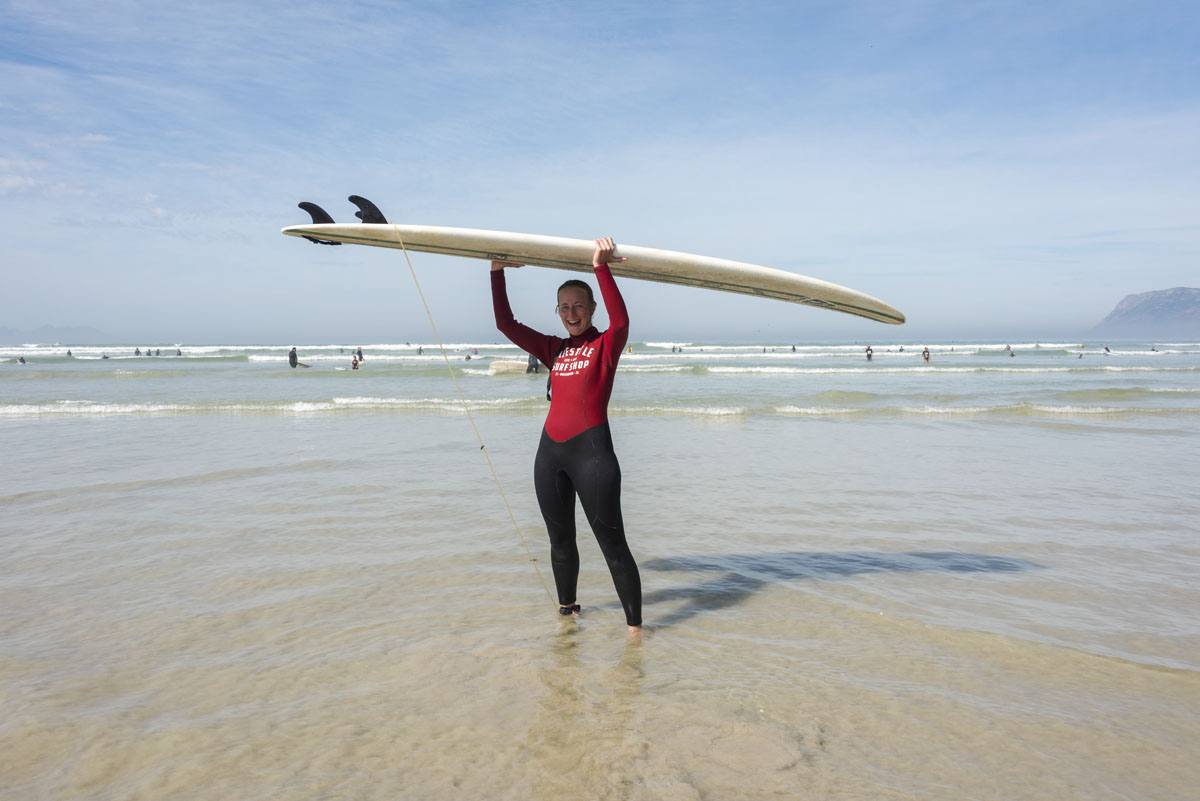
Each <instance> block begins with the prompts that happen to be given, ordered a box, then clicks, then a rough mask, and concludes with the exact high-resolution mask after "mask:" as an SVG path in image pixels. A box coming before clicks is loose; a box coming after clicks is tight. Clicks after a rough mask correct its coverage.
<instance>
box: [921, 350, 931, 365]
mask: <svg viewBox="0 0 1200 801" xmlns="http://www.w3.org/2000/svg"><path fill="white" fill-rule="evenodd" d="M921 358H922V359H924V360H925V363H926V364H928V363H929V348H928V347H926V348H925V349H924V350H923V351H921Z"/></svg>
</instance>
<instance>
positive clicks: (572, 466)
mask: <svg viewBox="0 0 1200 801" xmlns="http://www.w3.org/2000/svg"><path fill="white" fill-rule="evenodd" d="M615 250H616V245H614V244H613V240H612V239H611V238H610V237H605V238H603V239H597V240H596V250H595V252H594V253H593V254H592V266H593V269H594V270H595V272H596V281H597V282H598V283H599V284H600V294H601V295H602V296H603V298H604V307H605V309H606V310H607V311H608V319H609V323H610V325H609V328H608V330H607V331H597V330H596V328H595V327H594V326H593V325H592V315H593V313H595V311H596V301H595V298H594V297H593V295H592V288H591V287H590V286H589V285H588V284H586V283H584V282H583V281H578V280H571V281H567V282H566V283H564V284H563V285H562V286H560V287H559V288H558V305H557V307H556V309H557V312H558V318H559V320H560V321H561V322H562V325H563V328H565V329H566V333H567V338H566V339H563V338H562V337H557V336H552V335H550V334H543V333H540V332H538V331H535V330H534V329H532V328H530V327H528V326H526V325H522V324H521V323H519V322H517V320H516V318H514V317H513V313H512V308H511V307H510V306H509V303H508V290H507V287H506V284H505V278H504V268H505V267H519V266H521V265H519V264H514V263H512V262H504V261H493V262H492V274H491V277H492V306H493V310H494V311H495V314H496V328H498V329H499V330H500V332H501V333H502V334H504V336H506V337H508V339H509V340H510V341H511V342H512V343H513V344H514V345H516V346H517V347H519V348H521V349H522V350H525V351H526V352H528V353H531V354H533V355H534V356H536V357H537V359H538V360H539V361H540V362H541V363H542V364H544V365H546V366H547V367H548V368H550V380H549V388H550V390H551V391H550V392H549V393H548V397H549V398H550V412H549V414H547V415H546V423H545V425H544V426H543V428H542V436H541V442H540V444H539V445H538V450H537V457H536V458H535V459H534V463H533V486H534V490H535V491H536V493H537V499H538V506H539V507H541V511H542V517H543V518H544V519H545V521H546V531H547V533H548V534H549V536H550V563H551V565H552V566H553V568H554V584H555V587H556V589H557V591H558V604H559V609H558V611H559V614H562V615H577V614H579V611H580V607H579V604H578V603H576V597H575V590H576V586H577V584H578V581H579V550H578V548H577V547H576V544H575V496H576V495H578V496H579V500H580V502H581V503H582V504H583V511H584V513H585V514H586V515H587V519H588V523H590V524H591V527H592V533H593V534H595V535H596V541H597V542H598V543H599V544H600V550H601V551H602V552H603V553H604V559H605V561H606V562H608V570H609V572H610V573H611V574H612V579H613V584H614V585H615V587H616V590H617V597H618V598H620V600H621V606H622V608H623V609H624V610H625V622H626V624H628V626H629V631H630V634H637V633H638V632H640V631H641V627H642V580H641V576H640V574H639V573H638V568H637V563H636V562H635V561H634V558H633V554H632V553H630V551H629V544H628V543H627V542H626V541H625V525H624V522H623V521H622V518H621V466H620V464H618V462H617V456H616V453H614V452H613V444H612V434H611V432H610V431H609V427H608V399H609V397H610V396H611V395H612V387H613V380H614V379H615V378H616V371H617V361H618V360H619V359H620V357H621V351H622V350H623V349H624V348H625V346H626V343H627V341H628V339H629V315H628V313H627V312H626V311H625V301H624V300H623V299H622V298H621V292H620V290H618V289H617V283H616V281H615V280H613V276H612V272H611V271H610V270H609V266H608V265H609V263H610V262H613V261H624V259H623V258H619V257H617V256H614V251H615Z"/></svg>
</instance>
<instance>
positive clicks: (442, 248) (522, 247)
mask: <svg viewBox="0 0 1200 801" xmlns="http://www.w3.org/2000/svg"><path fill="white" fill-rule="evenodd" d="M283 233H284V234H286V235H288V236H301V237H310V238H314V239H320V240H324V241H326V242H344V243H346V244H352V245H372V246H374V247H384V248H400V249H407V250H416V251H422V252H425V253H443V254H446V255H449V256H465V257H467V258H472V259H484V260H488V261H490V260H492V259H497V260H501V261H514V262H519V263H521V264H529V265H534V266H539V267H553V268H555V269H559V270H572V271H575V272H582V273H590V272H592V252H593V251H594V250H595V244H594V243H593V242H591V241H590V240H587V239H567V238H565V237H558V236H539V235H536V234H516V233H512V232H509V231H485V230H480V229H475V228H446V227H442V226H434V225H394V224H390V223H389V224H383V225H380V224H366V223H324V224H310V225H291V226H288V227H287V228H284V229H283ZM617 253H618V255H621V256H624V257H625V258H626V259H627V261H623V262H617V263H614V264H612V265H610V268H611V269H612V272H613V275H617V276H621V277H622V278H638V279H641V280H643V281H657V282H659V283H664V284H682V285H683V286H694V287H703V288H705V289H718V290H721V291H723V292H737V293H739V294H743V295H757V296H759V297H764V298H775V299H777V300H786V301H789V302H792V303H803V304H805V305H807V306H817V307H820V308H822V309H832V310H833V311H839V312H845V313H846V314H853V315H857V316H859V317H866V318H867V319H869V320H878V321H879V322H881V323H891V324H893V325H901V324H902V323H904V315H903V314H902V313H901V312H899V311H897V310H896V309H894V308H892V307H891V306H889V305H888V304H886V303H884V302H883V301H882V300H879V299H878V298H873V297H871V296H870V295H867V294H864V293H862V292H858V291H856V290H853V289H849V288H847V287H844V286H839V285H837V284H831V283H829V282H828V281H822V280H820V279H818V278H809V277H808V276H805V275H799V274H797V273H789V272H785V271H783V270H777V269H775V268H773V267H762V266H759V265H757V264H746V263H743V262H738V261H729V260H727V259H716V258H712V257H710V256H697V255H693V254H691V253H680V252H678V251H674V250H658V249H656V248H646V247H639V246H638V245H625V244H622V243H618V244H617Z"/></svg>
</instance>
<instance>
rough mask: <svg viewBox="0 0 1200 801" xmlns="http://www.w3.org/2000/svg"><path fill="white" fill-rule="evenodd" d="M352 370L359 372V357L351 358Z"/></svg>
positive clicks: (353, 356)
mask: <svg viewBox="0 0 1200 801" xmlns="http://www.w3.org/2000/svg"><path fill="white" fill-rule="evenodd" d="M350 369H351V370H357V369H358V356H357V355H351V356H350Z"/></svg>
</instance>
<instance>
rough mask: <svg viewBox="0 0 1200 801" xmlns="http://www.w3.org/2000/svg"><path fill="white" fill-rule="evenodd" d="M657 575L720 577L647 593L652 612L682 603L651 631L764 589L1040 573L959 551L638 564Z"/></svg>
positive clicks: (1024, 564)
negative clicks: (878, 578)
mask: <svg viewBox="0 0 1200 801" xmlns="http://www.w3.org/2000/svg"><path fill="white" fill-rule="evenodd" d="M642 567H643V568H645V569H647V570H655V571H659V572H676V571H679V572H685V573H718V574H720V575H717V576H714V577H713V578H711V579H708V580H707V581H702V582H701V583H699V584H693V585H689V586H686V587H672V588H670V589H665V590H656V591H654V592H649V593H646V595H645V596H644V598H643V603H644V604H646V605H647V606H651V605H654V604H659V603H666V602H669V601H679V600H683V601H686V602H687V603H685V604H684V605H683V606H682V607H680V608H679V609H677V610H675V611H674V612H671V613H670V614H668V615H666V616H664V617H661V618H659V617H657V616H656V619H655V621H654V624H655V627H661V626H670V625H673V624H675V623H680V622H682V621H684V620H687V619H689V618H692V617H695V616H696V615H699V614H702V613H704V612H709V611H713V610H717V609H724V608H726V607H730V606H734V605H735V604H738V603H741V602H742V601H743V600H745V599H746V598H749V597H750V596H751V595H753V594H754V593H756V592H758V591H759V590H760V589H762V588H763V587H765V586H767V585H768V584H778V583H780V582H784V581H795V580H799V579H837V578H845V577H848V576H859V575H863V574H865V573H916V572H936V573H1018V572H1022V571H1025V570H1033V569H1036V568H1039V567H1041V565H1038V564H1036V563H1034V562H1029V561H1026V560H1023V559H1010V558H1007V557H1002V556H989V555H987V554H975V553H963V552H961V551H909V552H902V553H890V552H886V551H844V552H835V553H834V552H820V551H783V552H775V553H759V554H726V555H714V556H675V557H666V558H662V559H651V560H649V561H647V562H644V563H643V564H642Z"/></svg>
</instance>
